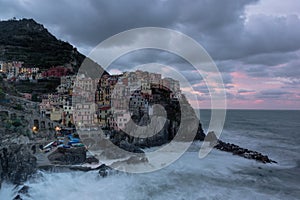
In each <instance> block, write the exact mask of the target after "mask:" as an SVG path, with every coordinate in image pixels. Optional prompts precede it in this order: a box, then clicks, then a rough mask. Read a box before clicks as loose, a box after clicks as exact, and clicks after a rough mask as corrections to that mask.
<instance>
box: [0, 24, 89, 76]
mask: <svg viewBox="0 0 300 200" xmlns="http://www.w3.org/2000/svg"><path fill="white" fill-rule="evenodd" d="M84 58H85V56H83V55H82V54H80V53H79V52H78V51H77V50H76V48H74V47H73V46H72V45H70V44H69V43H67V42H63V41H61V40H58V39H57V38H56V37H55V36H53V35H52V34H51V33H49V32H48V30H47V29H46V28H44V26H43V25H41V24H38V23H37V22H35V21H34V20H33V19H22V20H8V21H0V60H2V61H23V62H24V65H25V66H39V67H44V68H49V67H51V66H57V65H64V64H70V65H71V66H73V67H74V69H75V71H77V69H78V67H79V66H80V64H81V63H82V61H83V60H84Z"/></svg>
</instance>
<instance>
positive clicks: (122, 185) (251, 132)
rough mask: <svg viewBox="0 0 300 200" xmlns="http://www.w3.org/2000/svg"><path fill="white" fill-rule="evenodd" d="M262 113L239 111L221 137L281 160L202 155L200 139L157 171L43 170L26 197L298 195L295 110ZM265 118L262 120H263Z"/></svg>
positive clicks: (3, 195) (2, 193)
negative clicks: (284, 113) (102, 174)
mask: <svg viewBox="0 0 300 200" xmlns="http://www.w3.org/2000/svg"><path fill="white" fill-rule="evenodd" d="M237 114H238V113H237ZM237 114H236V115H237ZM297 114H298V113H297ZM244 115H245V114H244ZM250 116H251V115H250ZM259 116H261V114H257V115H255V116H254V117H253V119H252V118H251V117H250V118H249V115H248V117H247V116H245V117H244V118H245V119H247V118H248V121H247V120H244V122H241V121H243V118H242V117H240V116H239V115H238V117H236V118H235V119H231V121H230V123H231V124H230V126H229V127H232V129H230V128H227V129H226V130H225V131H224V133H223V134H222V136H221V137H222V140H224V141H228V142H232V143H236V144H238V145H240V146H242V147H246V148H250V149H252V150H258V151H261V152H262V153H263V154H267V155H269V156H270V158H271V159H274V160H276V161H278V164H262V163H258V162H256V161H254V160H248V159H245V158H242V157H238V156H233V155H231V154H230V153H226V152H221V151H218V150H213V151H212V152H211V153H210V154H209V155H208V156H207V157H206V158H204V159H199V158H198V151H199V148H200V146H201V143H200V142H196V143H194V144H193V145H192V147H191V148H190V149H189V150H188V151H187V152H186V153H185V154H184V155H183V156H182V157H181V158H180V159H178V160H177V161H176V162H174V163H173V164H171V165H170V166H168V167H166V168H163V169H161V170H159V171H155V172H152V173H144V174H124V173H119V174H115V175H112V176H108V177H106V178H101V177H99V176H98V174H97V171H91V172H61V173H58V172H39V174H38V176H37V177H36V178H33V179H31V180H29V181H27V182H26V183H25V185H28V186H29V187H30V189H29V195H30V196H22V197H23V198H24V199H30V200H31V199H34V200H35V199H37V200H40V199H45V200H47V199H49V200H53V199H56V200H59V199H64V200H69V199H87V200H89V199H90V200H94V199H95V200H96V199H104V200H105V199H117V200H118V199H130V200H135V199H139V200H140V199H158V200H160V199H192V200H194V199H251V200H252V199H280V200H281V199H299V197H300V192H299V191H300V168H299V166H300V165H299V164H300V159H299V153H300V152H299V150H300V149H299V138H300V137H295V135H297V134H298V135H297V136H300V133H299V131H297V130H300V129H298V128H299V127H298V126H299V125H298V123H296V121H297V120H296V118H295V117H294V116H291V119H289V118H288V117H287V119H286V122H285V121H284V118H283V117H282V115H281V123H282V124H280V126H279V125H278V121H276V120H273V119H272V116H273V113H271V114H270V117H269V121H270V122H269V123H271V125H270V124H268V123H266V122H265V121H263V120H262V119H259ZM274 116H277V115H274ZM287 116H289V115H287ZM270 118H271V119H270ZM251 119H252V120H251ZM264 119H265V117H264ZM293 119H294V120H295V122H294V123H292V120H293ZM227 123H228V122H227ZM236 123H239V124H236ZM260 123H263V124H262V125H261V126H260V125H259V124H260ZM247 124H251V126H250V125H249V126H246V125H247ZM238 127H240V128H238ZM289 134H291V135H293V137H292V136H291V135H289ZM166 156H167V155H166ZM17 190H18V188H15V189H14V186H12V185H9V184H7V183H4V184H3V185H2V189H1V190H0V199H1V200H2V199H4V200H6V199H7V200H9V199H12V198H13V197H14V196H15V195H16V191H17Z"/></svg>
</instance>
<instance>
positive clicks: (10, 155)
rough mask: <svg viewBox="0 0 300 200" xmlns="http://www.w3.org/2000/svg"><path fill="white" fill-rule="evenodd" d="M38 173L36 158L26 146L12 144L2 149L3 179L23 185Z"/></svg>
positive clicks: (0, 169) (0, 156) (0, 150)
mask: <svg viewBox="0 0 300 200" xmlns="http://www.w3.org/2000/svg"><path fill="white" fill-rule="evenodd" d="M35 171H36V158H35V157H34V156H33V155H32V154H31V150H30V149H29V147H28V146H27V145H26V144H11V145H8V146H5V147H2V148H1V147H0V184H1V179H3V180H8V181H10V182H12V183H14V184H21V183H23V182H24V181H26V179H27V178H28V177H29V176H30V175H32V174H33V173H34V172H35Z"/></svg>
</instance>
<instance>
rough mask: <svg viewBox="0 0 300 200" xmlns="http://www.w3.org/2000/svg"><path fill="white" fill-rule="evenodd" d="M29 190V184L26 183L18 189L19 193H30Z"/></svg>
mask: <svg viewBox="0 0 300 200" xmlns="http://www.w3.org/2000/svg"><path fill="white" fill-rule="evenodd" d="M28 191H29V186H27V185H24V186H23V187H22V188H21V189H20V190H19V191H18V193H20V194H28Z"/></svg>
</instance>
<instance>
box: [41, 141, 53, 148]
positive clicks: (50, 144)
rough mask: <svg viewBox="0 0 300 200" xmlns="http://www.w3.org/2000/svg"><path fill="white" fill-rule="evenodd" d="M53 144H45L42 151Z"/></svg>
mask: <svg viewBox="0 0 300 200" xmlns="http://www.w3.org/2000/svg"><path fill="white" fill-rule="evenodd" d="M53 143H54V142H50V143H49V144H47V145H46V146H44V147H43V149H47V148H49V147H51V146H52V144H53Z"/></svg>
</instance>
